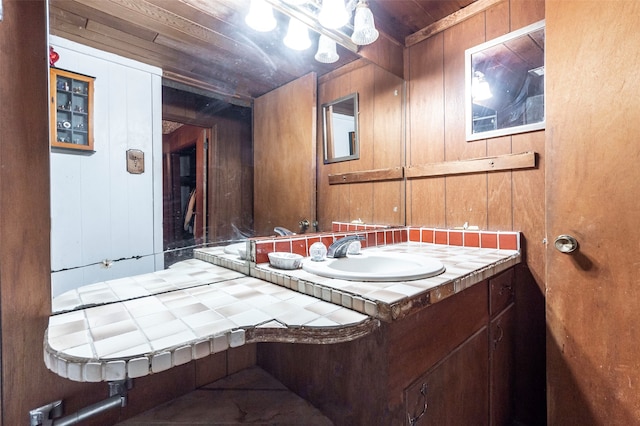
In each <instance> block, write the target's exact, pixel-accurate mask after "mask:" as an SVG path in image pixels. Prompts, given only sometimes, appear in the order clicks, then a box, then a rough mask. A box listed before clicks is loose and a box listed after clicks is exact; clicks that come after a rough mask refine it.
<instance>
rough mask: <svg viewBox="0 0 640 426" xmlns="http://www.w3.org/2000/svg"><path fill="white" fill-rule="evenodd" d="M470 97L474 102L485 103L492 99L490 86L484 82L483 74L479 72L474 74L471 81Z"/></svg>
mask: <svg viewBox="0 0 640 426" xmlns="http://www.w3.org/2000/svg"><path fill="white" fill-rule="evenodd" d="M471 97H472V98H473V100H474V101H485V100H487V99H491V98H492V97H493V93H491V86H489V82H488V81H487V80H485V78H484V74H483V73H481V72H480V71H476V72H475V73H474V76H473V80H472V81H471Z"/></svg>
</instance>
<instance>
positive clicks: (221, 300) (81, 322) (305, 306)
mask: <svg viewBox="0 0 640 426" xmlns="http://www.w3.org/2000/svg"><path fill="white" fill-rule="evenodd" d="M172 271H173V273H171V274H167V273H166V272H165V271H158V272H156V273H152V274H145V275H144V276H145V280H151V277H152V276H157V277H162V280H160V278H158V280H156V281H157V282H158V283H160V282H161V281H167V280H168V281H169V282H172V278H173V279H175V282H172V283H174V284H175V283H185V282H191V279H192V278H193V275H194V273H195V274H197V275H200V276H205V275H207V276H208V277H209V278H208V279H209V280H210V281H212V283H211V284H201V285H199V286H193V285H187V286H186V287H184V288H179V289H175V288H173V286H171V285H168V284H167V283H164V284H163V285H162V287H163V288H166V289H167V291H165V292H157V293H155V294H148V295H139V296H138V297H132V298H127V299H126V300H122V301H117V302H112V303H106V304H102V305H98V306H91V307H86V308H83V309H77V310H73V311H68V312H63V313H59V314H55V315H52V316H51V317H49V327H48V328H47V331H46V335H45V344H44V360H45V364H46V366H47V368H49V369H50V370H51V371H53V372H55V373H57V374H58V375H60V376H62V377H66V378H69V379H71V380H74V381H79V382H99V381H112V380H123V379H125V378H135V377H142V376H146V375H148V374H152V373H157V372H160V371H164V370H167V369H169V368H172V367H174V366H177V365H181V364H185V363H187V362H189V361H191V360H192V359H198V358H203V357H205V356H208V355H210V354H212V353H217V352H220V351H224V350H227V349H228V348H229V347H238V346H241V345H244V344H246V343H251V342H257V341H272V342H291V341H296V342H303V343H321V342H326V343H336V342H341V341H348V340H353V339H356V338H358V337H360V336H362V335H364V334H367V333H369V332H371V331H372V330H373V329H375V328H376V327H377V326H378V322H377V320H374V319H372V318H370V317H368V316H366V315H364V314H361V313H358V312H355V311H353V310H350V309H347V308H344V307H342V306H339V305H334V304H331V303H328V302H325V301H323V300H319V299H316V298H314V297H311V296H308V295H304V294H301V293H299V292H296V291H293V290H290V289H287V288H284V287H281V286H278V285H276V284H272V283H269V282H265V281H262V280H259V279H256V278H252V277H247V276H243V275H242V274H237V273H235V272H234V273H233V274H231V275H232V276H229V272H230V271H229V270H228V269H225V268H222V267H219V266H216V265H213V264H210V263H207V262H204V261H201V260H195V259H194V260H187V261H184V262H181V264H180V265H178V266H177V267H174V268H172ZM220 277H227V278H226V279H224V280H221V279H220ZM133 278H134V281H136V277H133ZM186 278H188V279H186ZM116 281H118V283H117V284H118V285H119V284H120V282H121V280H116ZM151 281H153V280H151ZM205 281H206V280H205ZM111 284H113V283H108V282H107V283H106V285H107V287H109V288H112V286H111ZM180 285H181V284H180ZM116 287H117V285H116Z"/></svg>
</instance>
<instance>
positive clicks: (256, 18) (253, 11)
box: [244, 0, 278, 32]
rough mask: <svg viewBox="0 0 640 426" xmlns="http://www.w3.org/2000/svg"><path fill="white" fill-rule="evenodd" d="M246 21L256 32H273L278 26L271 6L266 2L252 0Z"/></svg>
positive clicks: (263, 0)
mask: <svg viewBox="0 0 640 426" xmlns="http://www.w3.org/2000/svg"><path fill="white" fill-rule="evenodd" d="M244 21H245V22H246V23H247V25H249V26H250V27H251V28H253V29H254V30H256V31H261V32H267V31H271V30H273V29H274V28H275V27H276V25H277V24H278V23H277V21H276V18H275V17H274V16H273V9H272V8H271V5H270V4H269V3H267V2H266V1H265V0H251V4H250V5H249V13H248V14H247V16H246V17H245V18H244Z"/></svg>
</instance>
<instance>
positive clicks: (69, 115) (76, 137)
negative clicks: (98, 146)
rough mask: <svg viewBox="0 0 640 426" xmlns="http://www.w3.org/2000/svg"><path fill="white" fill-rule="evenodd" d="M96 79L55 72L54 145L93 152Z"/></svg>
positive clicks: (53, 87) (52, 121) (53, 80)
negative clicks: (94, 87) (94, 84)
mask: <svg viewBox="0 0 640 426" xmlns="http://www.w3.org/2000/svg"><path fill="white" fill-rule="evenodd" d="M93 80H94V79H93V78H92V77H87V76H83V75H78V74H74V73H70V72H67V71H63V70H58V69H51V102H52V108H51V111H52V120H51V146H52V147H59V148H69V149H77V150H84V151H93V134H92V130H93V129H92V119H93V111H92V109H93Z"/></svg>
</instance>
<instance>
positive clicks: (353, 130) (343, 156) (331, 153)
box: [322, 93, 360, 164]
mask: <svg viewBox="0 0 640 426" xmlns="http://www.w3.org/2000/svg"><path fill="white" fill-rule="evenodd" d="M322 135H323V145H324V162H325V164H327V163H337V162H339V161H347V160H356V159H358V158H360V147H359V143H358V94H357V93H352V94H350V95H347V96H344V97H342V98H340V99H336V100H334V101H331V102H328V103H326V104H324V105H322Z"/></svg>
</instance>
